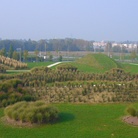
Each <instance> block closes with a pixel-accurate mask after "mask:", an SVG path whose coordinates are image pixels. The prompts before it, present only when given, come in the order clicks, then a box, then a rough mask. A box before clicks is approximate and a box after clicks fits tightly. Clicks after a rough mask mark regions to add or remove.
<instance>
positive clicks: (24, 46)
mask: <svg viewBox="0 0 138 138" xmlns="http://www.w3.org/2000/svg"><path fill="white" fill-rule="evenodd" d="M10 46H12V47H13V50H17V51H18V50H19V49H21V50H22V51H24V50H27V51H35V50H38V51H45V50H47V51H87V50H89V51H90V50H91V51H93V42H92V41H86V40H83V39H71V38H66V39H49V40H46V39H45V40H44V39H43V40H39V41H34V40H31V39H29V40H0V50H1V49H3V48H4V49H5V50H6V51H9V50H10Z"/></svg>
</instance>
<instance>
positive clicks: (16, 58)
mask: <svg viewBox="0 0 138 138" xmlns="http://www.w3.org/2000/svg"><path fill="white" fill-rule="evenodd" d="M19 57H20V56H19V53H17V52H16V51H14V52H13V54H12V58H13V59H15V60H19Z"/></svg>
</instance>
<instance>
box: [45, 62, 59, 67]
mask: <svg viewBox="0 0 138 138" xmlns="http://www.w3.org/2000/svg"><path fill="white" fill-rule="evenodd" d="M60 63H62V62H56V63H54V64H51V65H48V66H47V67H48V68H51V67H53V66H56V65H58V64H60Z"/></svg>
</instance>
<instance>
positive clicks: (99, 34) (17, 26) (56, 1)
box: [0, 0, 138, 41]
mask: <svg viewBox="0 0 138 138" xmlns="http://www.w3.org/2000/svg"><path fill="white" fill-rule="evenodd" d="M0 38H2V39H32V40H40V39H52V38H76V39H85V40H95V41H102V40H105V41H107V40H108V41H126V40H130V41H138V0H0Z"/></svg>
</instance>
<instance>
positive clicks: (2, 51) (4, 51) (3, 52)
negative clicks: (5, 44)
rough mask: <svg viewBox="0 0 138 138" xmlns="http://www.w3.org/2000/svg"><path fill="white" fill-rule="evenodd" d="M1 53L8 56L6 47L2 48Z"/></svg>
mask: <svg viewBox="0 0 138 138" xmlns="http://www.w3.org/2000/svg"><path fill="white" fill-rule="evenodd" d="M0 55H1V56H6V49H5V48H3V49H1V50H0Z"/></svg>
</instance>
